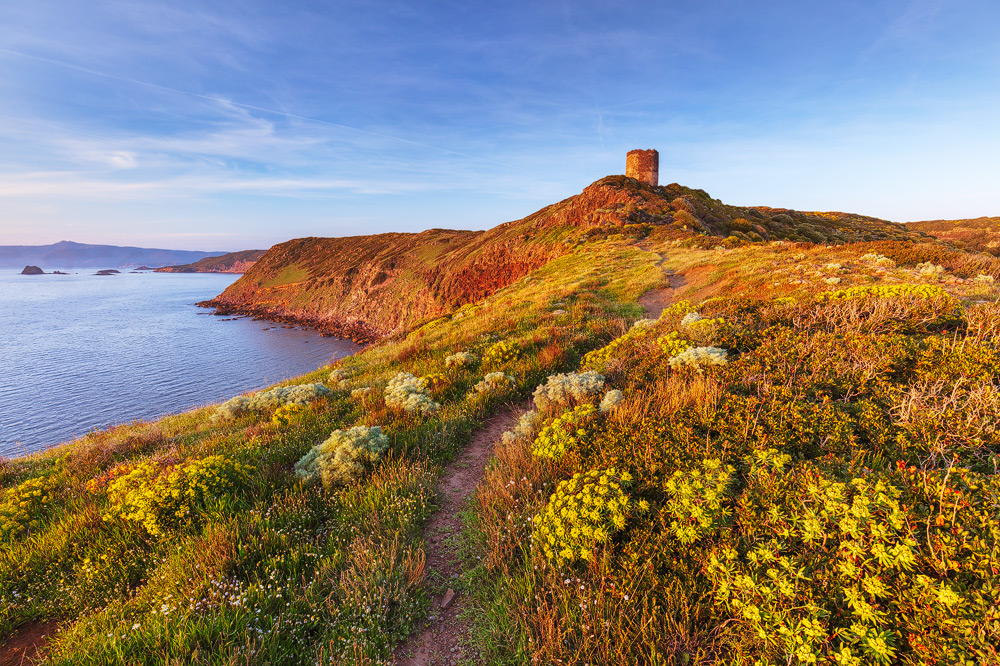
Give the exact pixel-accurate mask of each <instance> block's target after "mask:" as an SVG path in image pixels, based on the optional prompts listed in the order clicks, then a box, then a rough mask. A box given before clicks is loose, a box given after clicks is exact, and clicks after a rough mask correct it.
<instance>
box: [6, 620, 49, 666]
mask: <svg viewBox="0 0 1000 666" xmlns="http://www.w3.org/2000/svg"><path fill="white" fill-rule="evenodd" d="M55 631H56V623H55V622H29V623H28V624H26V625H24V626H22V627H21V628H20V629H18V630H17V633H15V634H14V635H13V636H11V637H10V639H9V640H8V641H7V642H6V643H4V644H3V645H0V666H22V664H23V666H28V664H33V663H35V657H36V655H37V654H38V651H39V650H40V649H41V648H42V647H43V646H44V645H45V641H46V639H47V638H48V637H49V636H51V635H52V634H54V633H55Z"/></svg>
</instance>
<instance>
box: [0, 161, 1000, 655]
mask: <svg viewBox="0 0 1000 666" xmlns="http://www.w3.org/2000/svg"><path fill="white" fill-rule="evenodd" d="M777 210H778V209H764V208H754V209H748V208H739V207H732V206H726V205H724V204H721V203H719V202H717V201H715V200H712V199H711V198H710V197H708V195H705V194H704V193H699V192H698V191H696V190H689V189H686V188H680V187H679V186H667V187H665V188H657V189H655V190H654V189H649V188H644V187H642V186H639V185H638V184H637V183H635V182H634V181H627V180H625V179H623V178H620V177H613V178H609V179H604V180H602V181H599V182H598V183H595V184H594V185H592V186H591V187H589V188H587V190H585V191H584V192H583V193H582V194H581V195H578V196H577V197H571V198H570V199H567V200H565V201H563V202H560V203H559V204H556V205H554V206H550V207H549V208H546V209H543V210H542V211H539V212H538V213H536V214H534V215H532V216H529V217H528V218H525V219H524V220H520V221H518V222H513V223H508V224H506V225H501V227H498V228H496V229H493V230H490V231H487V232H446V231H440V230H435V231H430V232H425V233H424V234H418V235H400V234H396V235H384V236H377V237H368V238H363V239H355V240H348V239H303V240H298V241H291V242H289V243H285V244H282V245H279V246H276V247H275V248H272V250H269V251H268V253H267V254H266V255H265V256H264V257H263V258H262V259H261V260H260V261H259V262H258V263H257V265H255V266H254V268H253V269H252V270H251V271H250V272H248V273H247V274H246V276H244V278H243V279H241V280H240V281H238V282H237V283H236V284H237V285H239V284H240V283H241V282H242V283H243V284H242V285H241V286H240V287H239V289H237V290H236V291H234V292H232V293H230V292H228V291H227V293H229V294H230V296H229V298H230V301H229V302H230V303H233V304H240V305H242V306H245V307H249V306H257V305H260V306H261V307H272V306H273V307H278V306H280V307H281V308H287V307H289V304H291V305H292V306H294V308H296V310H294V311H297V312H301V313H303V316H306V315H308V316H316V317H321V316H328V315H329V313H336V315H337V316H340V317H344V318H345V321H346V318H347V317H349V316H353V317H356V318H357V321H361V322H363V323H364V325H365V326H367V327H369V328H368V329H367V330H370V331H382V330H384V331H389V332H392V335H390V336H388V337H385V338H383V339H381V340H380V341H379V342H378V343H377V344H373V345H371V346H369V347H368V348H366V349H365V350H364V351H362V352H360V353H358V354H356V355H355V356H353V357H350V358H348V359H345V360H344V361H342V362H340V363H338V364H337V365H336V366H335V367H323V368H319V369H317V370H316V371H315V372H313V373H310V374H308V375H305V376H302V377H300V378H297V379H295V380H293V381H290V382H287V383H286V384H285V385H283V386H281V387H276V388H273V389H270V390H268V391H263V392H258V393H256V394H253V395H248V396H238V397H236V398H234V399H233V400H230V401H228V402H226V403H224V404H222V405H218V406H208V407H205V408H202V409H198V410H193V411H191V412H188V413H185V414H179V415H175V416H171V417H167V418H165V419H162V420H159V421H156V422H150V423H135V424H130V425H125V426H121V427H118V428H114V429H111V430H106V431H100V432H94V433H91V434H89V435H87V436H86V437H83V438H81V439H79V440H77V441H75V442H71V443H68V444H66V445H64V446H62V447H60V448H57V449H54V450H52V451H49V452H46V453H43V454H40V455H36V456H31V457H28V458H23V459H17V460H8V461H3V463H2V464H0V487H2V488H3V494H2V495H0V534H2V536H3V539H2V541H0V654H3V650H4V648H5V647H8V646H17V645H30V646H31V647H32V648H35V647H38V648H40V652H39V655H38V660H39V661H41V662H43V663H47V664H67V665H68V664H174V663H194V664H220V665H221V664H279V663H280V664H316V663H336V664H379V663H392V662H393V660H394V659H395V661H396V663H430V662H429V661H428V659H429V658H435V659H438V661H439V662H440V663H444V660H447V661H457V660H458V657H457V656H456V655H459V654H461V655H462V659H463V660H465V661H464V662H463V663H488V664H525V663H537V664H584V663H588V664H623V663H627V664H632V663H636V664H747V665H749V664H779V663H780V664H812V663H816V664H856V665H859V666H860V665H862V664H922V665H927V666H930V665H931V664H996V663H1000V638H998V637H1000V609H998V606H997V603H996V599H997V598H1000V560H998V553H1000V476H998V471H1000V469H998V468H1000V434H998V432H997V425H996V424H997V422H998V417H1000V388H998V387H1000V344H998V337H997V336H998V333H1000V305H998V296H1000V292H998V290H997V286H996V282H995V280H996V279H997V278H998V277H1000V260H998V259H996V258H994V257H992V256H990V255H985V254H979V253H974V252H968V251H964V250H960V249H955V248H952V247H949V246H947V245H945V244H943V243H942V242H940V241H937V240H934V239H932V238H928V237H926V236H924V235H922V234H921V233H919V232H918V231H915V230H912V229H908V228H906V227H902V226H900V225H894V224H891V223H888V222H882V221H878V220H873V219H870V218H864V217H861V216H853V215H844V214H839V213H838V214H817V213H798V212H793V211H781V212H777ZM751 211H755V212H756V213H757V214H759V215H760V216H761V217H758V216H757V215H754V213H753V212H751ZM739 220H744V221H746V224H744V222H740V221H739ZM804 225H808V226H804ZM685 227H686V228H685ZM752 234H756V236H753V235H752ZM812 235H816V236H817V239H818V237H819V236H822V240H823V241H824V242H823V243H816V242H812V239H813V236H812ZM757 237H759V238H757ZM806 237H808V238H810V239H811V240H810V242H803V239H804V238H806ZM321 249H322V251H321ZM392 249H395V250H396V251H398V252H400V253H403V255H404V256H401V257H399V258H398V260H397V262H396V263H394V264H393V263H391V262H392V261H393V259H394V257H393V254H392ZM491 261H495V262H497V266H498V269H497V270H496V271H493V272H490V270H489V267H490V265H491V264H490V262H491ZM535 264H537V265H535ZM380 273H384V276H383V277H379V278H378V279H375V277H376V276H378V275H380ZM498 276H499V277H498ZM248 278H249V279H248ZM472 278H476V279H472ZM324 280H332V281H331V282H328V283H327V282H324ZM390 280H391V281H392V283H393V284H394V285H395V291H396V292H401V291H402V290H403V287H404V286H408V287H409V288H411V289H413V291H411V292H409V293H412V294H415V295H417V296H418V297H420V298H422V297H424V296H427V297H428V298H430V299H433V300H432V304H431V305H427V306H424V307H423V309H422V310H420V311H419V312H416V313H412V312H408V311H406V312H400V311H392V312H390V313H388V314H378V313H376V311H375V309H376V308H375V306H370V305H367V304H361V303H358V302H357V301H358V300H360V299H363V297H364V295H365V294H368V295H369V296H370V297H372V298H376V297H377V299H378V301H379V302H380V303H381V306H382V307H383V308H402V307H406V308H409V307H412V306H413V302H410V301H407V300H406V299H405V298H403V297H400V296H398V295H393V293H392V290H390V289H389V288H388V287H382V286H381V285H383V284H385V283H386V282H389V281H390ZM358 285H368V286H366V287H364V288H362V287H361V286H358ZM319 297H325V298H327V300H326V301H325V305H323V306H322V307H319V306H314V305H312V303H313V300H312V299H314V298H319ZM660 310H662V311H660ZM283 311H285V310H283ZM414 322H416V323H414ZM498 413H500V414H513V415H514V417H513V427H512V428H511V429H510V430H509V431H508V432H506V433H505V434H504V435H503V436H502V437H499V438H491V439H490V440H489V441H490V442H491V443H492V444H493V447H494V448H493V449H492V453H491V454H489V455H487V456H486V458H491V461H490V462H489V464H488V465H487V466H486V467H485V469H484V468H483V465H484V464H485V461H486V458H483V459H482V460H481V461H480V462H478V463H474V464H475V465H478V466H479V467H478V473H481V474H482V475H483V476H482V480H481V481H480V482H478V484H474V485H475V490H474V492H471V493H470V494H468V496H467V503H465V504H462V503H459V506H458V507H457V508H456V506H455V501H454V490H455V488H456V487H459V488H460V487H461V486H456V485H455V479H456V478H458V477H459V476H461V475H467V474H468V473H469V466H470V465H473V463H472V462H469V460H470V459H468V458H465V457H463V458H460V459H459V460H458V462H455V459H456V455H458V454H459V452H461V451H462V450H463V449H464V447H466V446H467V445H469V443H470V442H472V443H473V444H472V446H477V445H479V444H481V443H482V441H483V437H482V435H481V433H483V432H487V433H489V432H491V431H490V430H489V427H492V426H495V424H496V423H498V421H497V420H496V419H497V417H496V416H495V415H496V414H498ZM484 424H485V425H486V426H487V429H486V430H484ZM477 433H479V434H477ZM487 453H489V452H488V451H487ZM462 478H467V477H465V476H463V477H462ZM459 509H464V513H463V512H461V511H459ZM439 512H450V513H449V515H454V516H456V519H457V516H459V515H461V516H462V517H463V519H464V527H462V528H461V529H457V530H450V531H447V532H440V531H436V532H428V531H426V530H427V527H428V525H432V524H436V523H434V521H432V517H433V516H435V515H436V514H438V513H439ZM442 558H443V559H442ZM444 560H448V562H444ZM453 574H454V575H455V577H452V575H453ZM449 588H451V589H452V590H453V591H455V592H457V596H456V597H455V599H456V600H455V601H454V602H453V604H454V605H453V606H451V607H450V608H449V609H442V608H441V602H442V597H444V596H446V594H445V593H446V591H447V590H448V589H449ZM455 609H458V610H457V611H456V610H455ZM449 613H451V614H450V615H449ZM41 629H45V631H46V632H47V633H50V634H52V636H51V638H50V639H48V640H47V641H40V640H38V639H37V637H38V636H39V635H40V633H41ZM428 632H430V633H429V635H430V637H431V638H430V640H429V642H428V643H421V642H420V641H419V639H420V637H422V636H424V635H425V634H427V633H428ZM32 637H35V638H32ZM415 637H416V638H415ZM455 640H458V641H459V644H457V645H456V644H455V643H454V642H453V641H455ZM5 641H6V643H5ZM414 641H416V642H414ZM427 644H429V645H430V646H431V649H430V651H429V652H427V651H423V652H422V651H421V650H423V647H421V646H424V645H427ZM415 645H416V646H418V647H420V649H415V648H414V646H415ZM435 645H436V647H435ZM452 648H454V650H455V651H452ZM411 653H412V654H411ZM421 655H422V656H421ZM411 657H412V659H414V660H415V661H409V660H410V659H411ZM421 659H423V661H420V660H421Z"/></svg>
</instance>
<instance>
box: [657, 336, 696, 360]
mask: <svg viewBox="0 0 1000 666" xmlns="http://www.w3.org/2000/svg"><path fill="white" fill-rule="evenodd" d="M656 344H658V345H659V346H660V349H661V350H662V351H663V355H664V356H669V357H674V356H677V355H678V354H680V353H681V352H683V351H684V350H686V349H690V348H691V347H693V346H694V345H693V344H691V343H690V342H688V341H687V340H685V339H684V338H682V337H681V336H680V334H679V333H678V332H677V331H671V332H670V333H667V334H666V335H664V336H662V337H659V338H657V339H656Z"/></svg>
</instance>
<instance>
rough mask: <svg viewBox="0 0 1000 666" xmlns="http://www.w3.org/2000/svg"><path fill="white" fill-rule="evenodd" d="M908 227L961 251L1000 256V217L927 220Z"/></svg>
mask: <svg viewBox="0 0 1000 666" xmlns="http://www.w3.org/2000/svg"><path fill="white" fill-rule="evenodd" d="M906 226H907V227H909V228H911V229H914V230H916V231H920V232H923V233H926V234H928V235H930V236H933V237H934V238H938V239H940V240H942V241H946V242H947V243H949V244H950V245H952V246H954V247H955V248H957V249H960V250H969V251H972V252H986V253H989V254H992V255H994V256H1000V217H977V218H975V219H972V220H927V221H924V222H910V223H909V224H907V225H906Z"/></svg>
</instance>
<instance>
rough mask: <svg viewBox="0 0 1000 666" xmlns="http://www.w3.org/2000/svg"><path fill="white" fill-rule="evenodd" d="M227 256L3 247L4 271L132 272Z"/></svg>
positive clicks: (66, 244)
mask: <svg viewBox="0 0 1000 666" xmlns="http://www.w3.org/2000/svg"><path fill="white" fill-rule="evenodd" d="M224 254H227V253H226V252H222V251H219V252H202V251H199V250H165V249H156V248H143V247H127V246H117V245H91V244H88V243H74V242H72V241H59V242H58V243H52V244H51V245H0V268H21V267H23V266H35V267H39V266H58V267H60V268H107V267H108V266H117V267H119V268H131V267H134V266H143V265H145V266H151V267H153V268H156V267H159V266H173V265H176V264H190V263H192V262H196V261H199V260H201V259H205V258H207V257H218V256H221V255H224Z"/></svg>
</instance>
